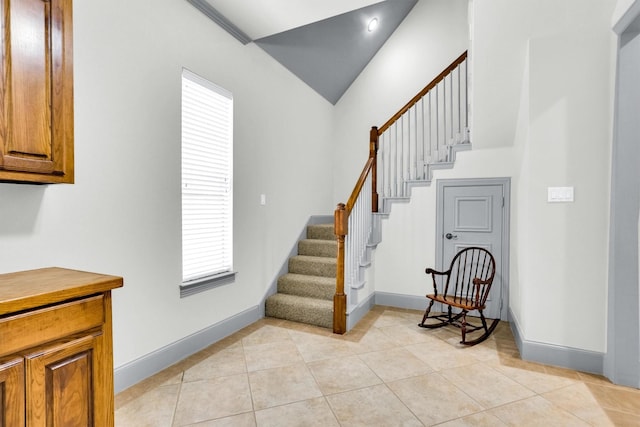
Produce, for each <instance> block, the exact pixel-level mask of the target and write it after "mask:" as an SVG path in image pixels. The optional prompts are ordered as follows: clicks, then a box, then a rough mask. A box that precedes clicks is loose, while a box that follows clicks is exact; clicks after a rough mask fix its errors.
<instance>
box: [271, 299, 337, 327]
mask: <svg viewBox="0 0 640 427" xmlns="http://www.w3.org/2000/svg"><path fill="white" fill-rule="evenodd" d="M265 314H266V316H268V317H275V318H278V319H286V320H291V321H294V322H300V323H307V324H309V325H315V326H320V327H323V328H329V329H330V328H332V327H333V313H332V312H331V310H326V309H322V308H319V307H307V306H297V305H291V304H286V303H282V302H279V301H277V300H273V299H267V302H266V306H265Z"/></svg>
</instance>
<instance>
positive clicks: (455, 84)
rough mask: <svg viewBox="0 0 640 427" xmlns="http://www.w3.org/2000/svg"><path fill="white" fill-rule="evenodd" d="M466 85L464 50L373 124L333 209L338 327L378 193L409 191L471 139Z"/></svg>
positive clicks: (338, 329) (341, 328)
mask: <svg viewBox="0 0 640 427" xmlns="http://www.w3.org/2000/svg"><path fill="white" fill-rule="evenodd" d="M467 87H468V85H467V52H464V53H463V54H462V55H460V56H459V57H458V58H457V59H456V60H455V61H453V62H452V63H451V64H450V65H449V66H448V67H447V68H445V69H444V70H443V71H442V72H441V73H440V74H439V75H438V76H437V77H436V78H435V79H433V80H432V81H431V83H429V84H428V85H427V86H425V87H424V89H422V90H421V91H420V92H419V93H418V94H417V95H416V96H414V97H413V98H412V99H411V101H409V102H408V103H407V104H406V105H405V106H404V107H402V108H401V109H400V110H399V111H398V112H397V113H396V114H394V115H393V116H392V117H391V118H390V119H389V120H388V121H387V122H386V123H385V124H384V125H382V126H381V127H380V128H377V127H376V126H374V127H372V128H371V131H370V134H369V135H370V138H369V158H368V159H367V162H366V164H365V166H364V168H363V170H362V173H361V174H360V177H359V178H358V181H357V182H356V185H355V187H354V189H353V191H352V192H351V196H350V197H349V200H348V201H347V203H346V204H345V203H339V204H338V206H337V208H336V210H335V213H334V228H335V231H334V232H335V234H336V237H337V240H338V254H337V267H336V268H337V270H336V293H335V295H334V297H333V332H334V333H337V334H343V333H345V332H346V331H347V320H346V316H347V302H348V294H347V293H345V285H346V287H347V289H348V290H350V289H352V287H357V285H358V282H359V281H360V277H359V274H360V273H359V268H360V263H361V260H362V259H363V256H364V254H365V252H366V250H367V244H368V243H369V238H370V236H371V231H372V215H371V213H372V212H378V198H379V193H381V194H382V197H384V198H394V197H407V195H408V185H407V184H408V183H410V182H411V181H424V180H427V179H429V172H428V167H429V165H433V164H437V163H443V162H449V161H451V159H452V147H453V146H454V145H456V144H460V143H466V142H469V113H468V108H467V105H468V88H467ZM378 165H379V167H378ZM378 172H380V175H381V179H380V182H378ZM363 188H371V191H370V192H369V191H362V189H363ZM369 207H370V208H371V211H369ZM351 303H355V301H351Z"/></svg>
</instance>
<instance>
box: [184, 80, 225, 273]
mask: <svg viewBox="0 0 640 427" xmlns="http://www.w3.org/2000/svg"><path fill="white" fill-rule="evenodd" d="M232 167H233V96H232V94H231V93H230V92H229V91H227V90H225V89H223V88H221V87H219V86H216V85H215V84H213V83H211V82H209V81H208V80H206V79H203V78H202V77H200V76H198V75H196V74H194V73H192V72H190V71H188V70H183V71H182V281H183V284H188V283H189V282H194V281H201V280H206V279H208V278H215V276H219V275H225V273H229V274H231V273H232V269H233V265H232V264H233V241H232V239H233V232H232V219H233V192H232V190H233V185H232V176H233V170H232Z"/></svg>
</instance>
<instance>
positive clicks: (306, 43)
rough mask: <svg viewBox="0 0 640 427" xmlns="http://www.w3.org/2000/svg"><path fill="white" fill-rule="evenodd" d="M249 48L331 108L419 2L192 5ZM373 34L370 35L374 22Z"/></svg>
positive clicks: (248, 0) (271, 0) (206, 1)
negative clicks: (256, 48)
mask: <svg viewBox="0 0 640 427" xmlns="http://www.w3.org/2000/svg"><path fill="white" fill-rule="evenodd" d="M187 1H189V2H190V3H191V4H193V5H194V6H195V7H197V8H198V9H200V10H201V11H202V12H203V13H205V14H206V15H207V16H209V17H210V18H211V19H212V20H213V21H215V22H216V23H217V24H218V25H220V26H221V27H222V28H224V29H225V30H227V31H228V32H229V33H230V34H232V35H233V36H234V37H236V38H237V39H238V40H239V41H241V42H242V43H244V44H247V43H251V42H253V43H255V44H256V45H258V46H260V47H261V48H262V49H264V50H265V52H267V53H268V54H269V55H271V56H272V57H273V58H275V59H276V60H277V61H279V62H280V63H281V64H282V65H283V66H285V67H286V68H287V69H289V71H291V72H292V73H293V74H295V75H296V76H298V77H299V78H300V79H301V80H303V81H304V82H305V83H306V84H307V85H309V86H310V87H311V88H313V89H314V90H315V91H316V92H318V93H319V94H320V95H322V96H323V97H324V98H325V99H327V100H328V101H329V102H331V103H332V104H335V103H336V102H338V100H339V99H340V97H341V96H342V95H343V94H344V92H345V91H346V90H347V89H348V88H349V86H350V85H351V83H353V81H354V80H355V79H356V78H357V77H358V75H359V74H360V73H361V72H362V70H363V69H364V68H365V67H366V65H367V64H368V63H369V61H370V60H371V58H373V56H375V54H376V52H377V51H378V50H379V49H380V47H382V45H383V44H384V43H385V41H386V40H387V39H388V38H389V36H390V35H391V34H392V33H393V32H394V31H395V29H396V28H397V27H398V25H400V23H401V22H402V20H403V19H404V18H405V17H406V16H407V14H408V13H409V12H410V11H411V9H412V8H413V6H415V4H416V3H417V0H387V1H382V2H380V1H371V0H304V1H301V0H260V1H255V0H187ZM374 18H376V19H377V20H378V27H377V28H376V29H375V30H374V31H369V30H368V28H367V27H368V25H369V23H370V22H371V20H372V19H374Z"/></svg>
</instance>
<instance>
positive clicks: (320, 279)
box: [265, 224, 337, 328]
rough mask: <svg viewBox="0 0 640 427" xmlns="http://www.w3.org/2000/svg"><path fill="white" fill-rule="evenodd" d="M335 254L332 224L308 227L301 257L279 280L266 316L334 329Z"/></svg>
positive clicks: (292, 261)
mask: <svg viewBox="0 0 640 427" xmlns="http://www.w3.org/2000/svg"><path fill="white" fill-rule="evenodd" d="M336 251H337V243H336V236H335V235H334V234H333V224H317V225H309V226H307V238H306V239H302V240H300V241H299V242H298V255H295V256H292V257H291V258H289V263H288V271H289V272H288V273H286V274H284V275H282V276H280V277H279V278H278V292H277V293H276V294H275V295H271V296H270V297H268V298H267V300H266V305H265V315H266V316H267V317H276V318H279V319H287V320H292V321H294V322H300V323H307V324H310V325H316V326H320V327H323V328H331V327H332V325H333V295H334V293H335V290H336Z"/></svg>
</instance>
